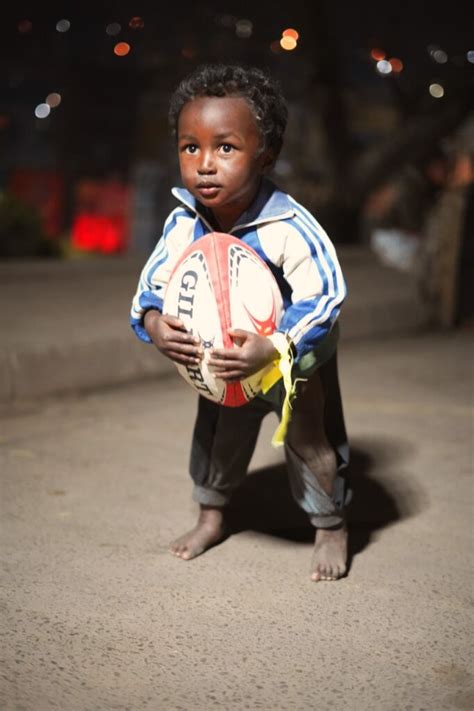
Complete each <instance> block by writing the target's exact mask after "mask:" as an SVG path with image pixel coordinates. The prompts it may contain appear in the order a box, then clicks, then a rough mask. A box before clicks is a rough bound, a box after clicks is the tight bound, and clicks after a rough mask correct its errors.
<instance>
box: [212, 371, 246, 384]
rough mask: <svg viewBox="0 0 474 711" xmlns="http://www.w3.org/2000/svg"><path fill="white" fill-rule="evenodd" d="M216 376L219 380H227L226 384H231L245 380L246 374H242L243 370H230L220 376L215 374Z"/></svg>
mask: <svg viewBox="0 0 474 711" xmlns="http://www.w3.org/2000/svg"><path fill="white" fill-rule="evenodd" d="M215 376H216V378H218V379H219V380H225V382H231V381H233V380H242V378H245V373H242V371H241V370H230V371H228V372H225V373H220V374H217V373H215Z"/></svg>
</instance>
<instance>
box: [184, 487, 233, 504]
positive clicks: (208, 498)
mask: <svg viewBox="0 0 474 711" xmlns="http://www.w3.org/2000/svg"><path fill="white" fill-rule="evenodd" d="M193 501H196V502H197V503H198V504H203V505H204V506H219V507H222V506H227V504H228V503H229V501H230V494H229V495H227V494H223V493H221V492H220V491H216V490H215V489H206V488H205V487H204V486H194V488H193Z"/></svg>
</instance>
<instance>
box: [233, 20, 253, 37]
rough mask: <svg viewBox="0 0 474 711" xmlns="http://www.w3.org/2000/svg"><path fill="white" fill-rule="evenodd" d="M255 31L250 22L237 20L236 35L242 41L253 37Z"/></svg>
mask: <svg viewBox="0 0 474 711" xmlns="http://www.w3.org/2000/svg"><path fill="white" fill-rule="evenodd" d="M252 31H253V24H252V23H251V22H250V20H237V22H236V24H235V34H236V35H237V37H240V39H248V38H249V37H251V35H252Z"/></svg>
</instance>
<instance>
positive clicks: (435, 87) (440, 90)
mask: <svg viewBox="0 0 474 711" xmlns="http://www.w3.org/2000/svg"><path fill="white" fill-rule="evenodd" d="M428 91H429V92H430V94H431V96H432V97H433V98H434V99H441V98H442V97H443V96H444V87H443V86H442V85H441V84H437V83H434V84H430V86H429V89H428Z"/></svg>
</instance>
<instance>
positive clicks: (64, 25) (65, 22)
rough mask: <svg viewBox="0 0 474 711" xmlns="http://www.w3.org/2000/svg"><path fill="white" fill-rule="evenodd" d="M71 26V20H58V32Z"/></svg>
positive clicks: (65, 30)
mask: <svg viewBox="0 0 474 711" xmlns="http://www.w3.org/2000/svg"><path fill="white" fill-rule="evenodd" d="M70 28H71V23H70V22H69V20H66V19H63V20H59V21H58V22H56V29H57V31H58V32H67V31H68V30H69V29H70Z"/></svg>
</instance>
